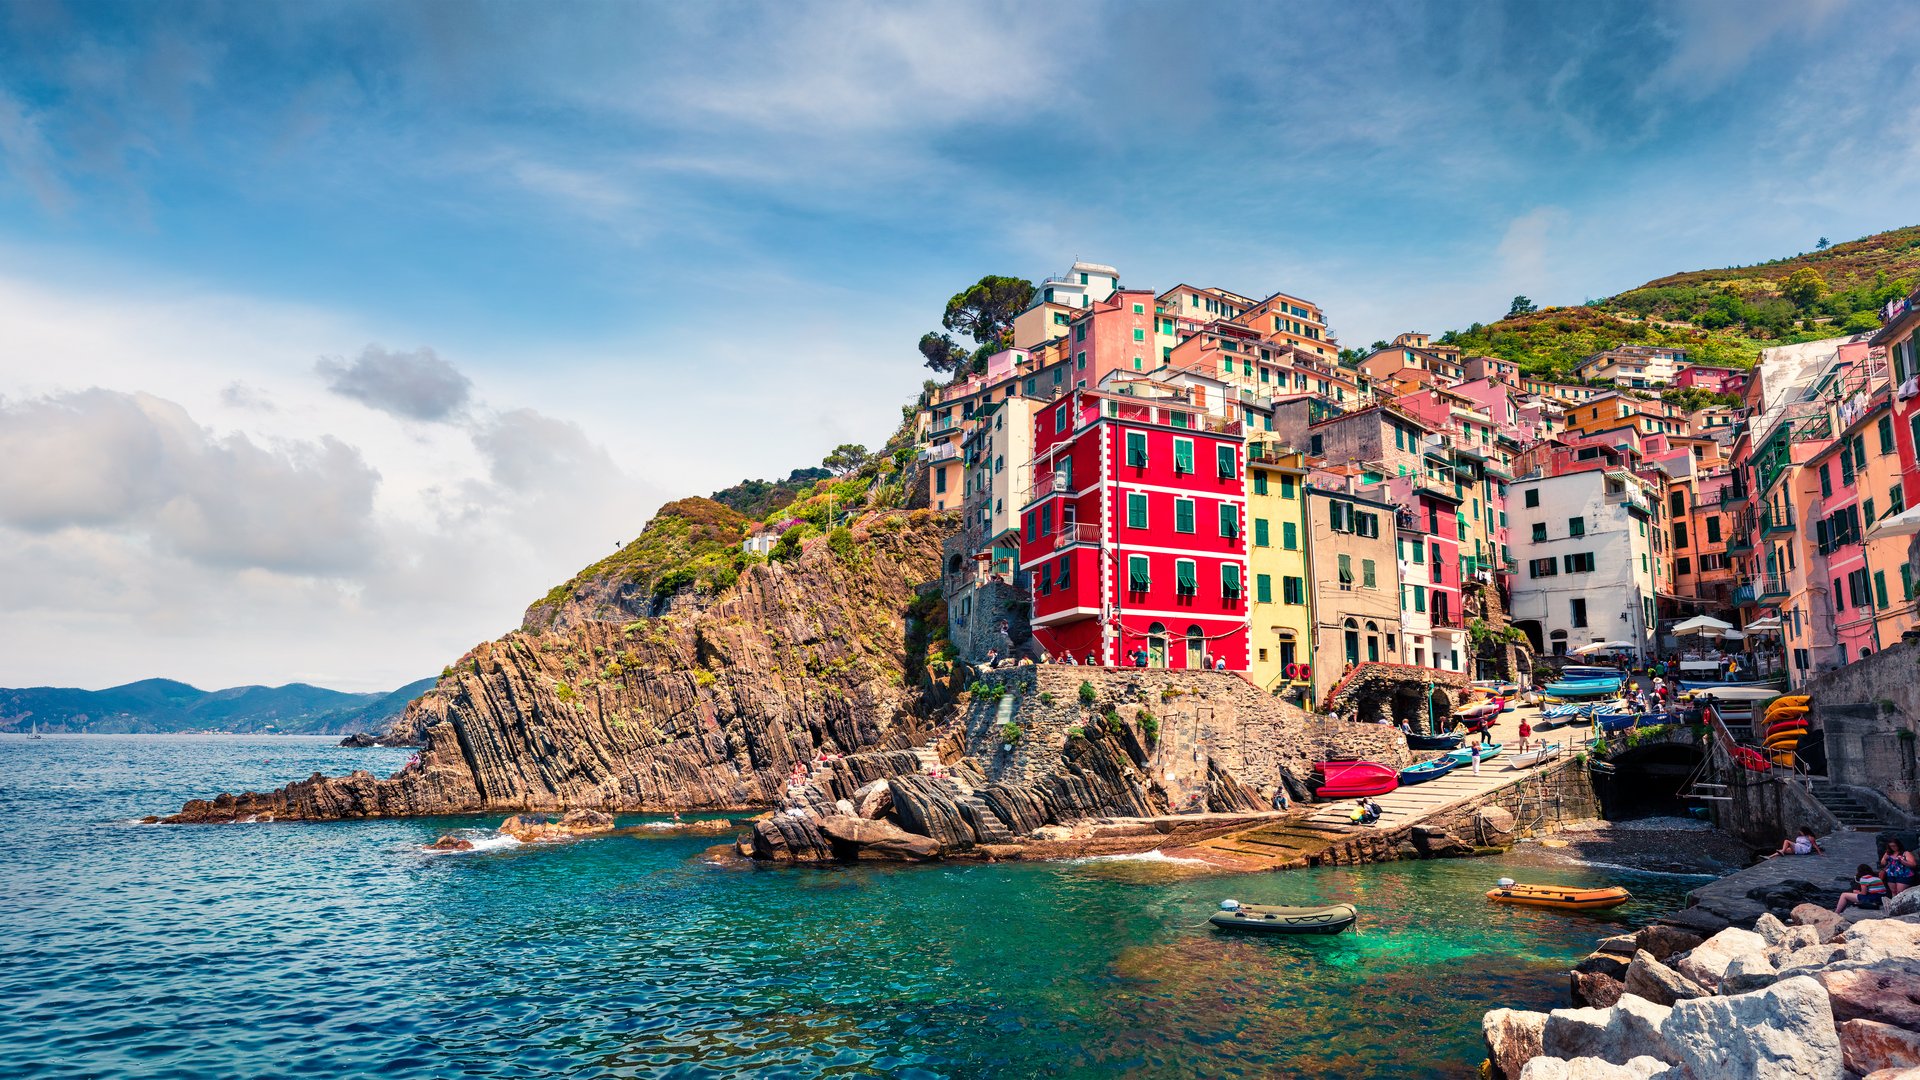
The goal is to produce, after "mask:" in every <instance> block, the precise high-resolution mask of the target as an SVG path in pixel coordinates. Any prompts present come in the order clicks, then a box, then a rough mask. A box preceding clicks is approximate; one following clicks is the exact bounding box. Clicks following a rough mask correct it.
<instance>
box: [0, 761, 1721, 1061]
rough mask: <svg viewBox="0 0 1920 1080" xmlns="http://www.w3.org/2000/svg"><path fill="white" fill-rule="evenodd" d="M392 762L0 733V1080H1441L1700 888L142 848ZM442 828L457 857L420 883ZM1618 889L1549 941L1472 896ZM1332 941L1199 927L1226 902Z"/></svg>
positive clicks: (1529, 863)
mask: <svg viewBox="0 0 1920 1080" xmlns="http://www.w3.org/2000/svg"><path fill="white" fill-rule="evenodd" d="M408 753H409V751H406V750H391V749H370V750H352V749H345V748H341V747H338V746H335V745H333V740H330V739H313V738H294V737H271V736H60V735H49V736H47V737H46V738H44V739H39V740H29V739H26V738H25V737H21V736H13V735H7V736H0V920H4V922H5V924H6V931H5V932H4V933H0V1003H4V1004H3V1005H0V1076H6V1077H11V1078H15V1080H26V1078H42V1077H46V1078H53V1077H62V1078H64V1077H98V1078H114V1080H119V1078H133V1077H139V1078H143V1080H151V1078H173V1077H179V1078H194V1080H206V1078H217V1077H287V1076H300V1077H360V1076H365V1077H384V1078H395V1077H397V1078H412V1077H419V1078H436V1080H437V1078H454V1077H487V1078H522V1077H527V1078H531V1077H641V1076H647V1077H651V1076H667V1077H733V1076H792V1077H816V1076H867V1075H873V1074H885V1075H889V1076H899V1077H1029V1076H1046V1077H1079V1076H1140V1077H1162V1076H1164V1077H1174V1076H1257V1077H1355V1078H1359V1077H1468V1076H1473V1075H1476V1073H1477V1069H1478V1066H1479V1064H1480V1062H1481V1060H1482V1058H1483V1057H1484V1056H1485V1053H1484V1048H1483V1045H1482V1043H1481V1038H1480V1017H1481V1014H1482V1013H1483V1012H1485V1011H1486V1010H1487V1009H1489V1008H1494V1007H1498V1006H1513V1007H1522V1008H1535V1009H1543V1008H1551V1007H1555V1006H1562V1005H1566V1004H1567V1003H1568V996H1567V975H1566V968H1567V966H1568V965H1569V964H1570V963H1572V962H1575V961H1577V960H1578V959H1579V958H1580V957H1582V956H1584V955H1585V954H1586V953H1588V952H1589V951H1591V950H1592V948H1593V945H1594V942H1595V939H1596V938H1599V937H1602V936H1605V935H1608V934H1614V933H1620V932H1624V931H1626V930H1628V929H1630V928H1632V927H1634V926H1637V925H1640V924H1643V923H1645V922H1646V921H1647V920H1649V919H1650V918H1652V917H1653V916H1654V915H1657V914H1660V913H1662V912H1665V911H1668V910H1671V909H1672V908H1674V907H1677V906H1679V905H1680V904H1681V903H1682V902H1683V895H1684V893H1685V892H1686V891H1687V890H1688V889H1689V888H1692V887H1695V886H1697V885H1698V884H1700V883H1701V882H1702V881H1703V880H1705V878H1704V877H1701V876H1698V875H1692V874H1678V873H1649V872H1642V871H1636V870H1629V869H1624V868H1621V867H1594V866H1587V865H1583V864H1581V863H1579V862H1577V861H1575V860H1573V859H1572V858H1570V857H1568V856H1566V855H1565V854H1564V853H1562V852H1558V851H1554V850H1551V849H1547V848H1544V847H1542V846H1539V845H1522V846H1521V847H1520V848H1516V850H1515V853H1514V854H1512V855H1508V856H1502V857H1495V858H1484V859H1467V860H1457V861H1442V862H1405V863H1391V864H1385V865H1378V866H1366V867H1347V868H1326V869H1318V870H1308V871H1297V872H1289V873H1279V874H1264V875H1256V876H1232V875H1227V876H1221V875H1217V874H1211V873H1207V872H1204V871H1203V869H1202V868H1197V867H1194V866H1192V865H1187V864H1182V863H1181V862H1180V861H1178V860H1173V859H1167V858H1165V857H1161V856H1146V857H1130V858H1104V859H1084V860H1074V861H1065V862H1031V863H1023V862H1013V863H997V864H986V863H973V862H953V863H947V864H929V865H921V866H878V865H866V866H851V867H835V868H825V869H794V868H776V867H755V866H742V865H740V864H738V863H737V862H736V861H733V860H728V859H723V858H718V857H716V856H715V854H714V853H713V851H712V849H713V847H714V845H715V843H716V840H722V839H724V838H723V837H712V836H687V835H684V834H680V833H676V832H675V831H674V830H673V829H671V828H669V827H666V825H667V823H666V822H664V821H663V819H661V818H659V817H647V816H632V817H625V818H622V819H621V822H620V823H621V825H622V826H626V827H631V828H625V829H623V831H622V832H620V833H619V834H617V835H612V836H606V837H601V838H594V839H586V840H580V841H576V842H571V843H564V844H552V845H521V844H516V843H513V842H511V841H502V840H497V839H491V838H490V837H491V833H492V830H493V829H494V828H495V827H497V826H498V825H499V823H500V818H499V817H498V816H494V817H485V818H481V817H462V818H441V819H423V820H405V821H362V822H334V823H324V824H318V823H316V824H299V823H260V824H228V825H196V826H167V825H146V824H140V823H139V819H140V818H141V817H143V816H145V815H148V814H165V813H169V812H171V811H173V810H175V809H177V808H178V807H179V805H180V804H181V803H182V802H183V801H185V800H186V799H188V798H195V797H205V796H209V795H211V794H213V793H216V792H219V791H227V790H241V789H248V788H251V789H255V790H266V789H269V788H272V787H274V786H277V785H280V784H284V783H286V782H288V781H290V780H297V779H300V778H303V777H306V776H308V775H310V774H312V773H314V772H316V771H317V772H327V773H339V772H345V771H347V770H350V769H355V768H364V769H371V770H373V771H375V772H376V773H381V774H384V773H386V772H388V771H391V770H393V769H396V768H398V767H399V766H400V765H401V764H402V763H403V762H404V761H405V759H406V758H407V756H408ZM450 831H459V832H462V833H463V834H465V835H469V836H472V837H475V838H477V839H479V841H480V843H479V844H478V846H477V847H476V849H475V850H473V851H471V852H462V853H457V854H429V853H426V852H424V851H423V850H422V848H423V846H424V845H426V844H428V843H430V842H431V841H432V840H434V838H435V837H437V836H440V835H442V834H444V833H447V832H450ZM1503 876H1507V877H1514V878H1518V879H1521V880H1526V881H1553V882H1562V883H1566V884H1573V885H1597V884H1602V883H1620V884H1625V885H1627V886H1629V887H1630V888H1631V889H1632V890H1633V893H1634V896H1635V899H1634V900H1633V901H1632V902H1631V903H1630V904H1628V905H1627V906H1625V907H1623V908H1619V909H1616V910H1614V911H1611V912H1606V913H1601V914H1579V915H1569V914H1560V913H1555V912H1548V911H1540V910H1534V909H1528V908H1519V907H1509V906H1502V905H1496V904H1492V903H1489V902H1488V901H1487V900H1486V899H1485V896H1484V893H1485V891H1486V890H1487V889H1488V888H1490V887H1492V885H1493V883H1494V881H1495V879H1497V878H1500V877H1503ZM1228 898H1232V899H1236V900H1240V901H1243V902H1247V903H1264V904H1318V903H1325V902H1333V901H1347V902H1350V903H1353V904H1355V905H1357V906H1358V908H1359V910H1360V921H1359V924H1358V926H1357V928H1356V930H1355V931H1353V932H1349V933H1345V934H1341V935H1339V936H1337V937H1316V938H1284V939H1277V940H1273V939H1262V938H1249V937H1243V936H1233V935H1229V934H1226V933H1223V932H1219V931H1215V930H1213V929H1211V928H1210V927H1209V926H1208V924H1207V921H1206V919H1207V916H1208V915H1209V914H1210V913H1212V911H1214V910H1215V908H1216V907H1217V906H1218V904H1219V903H1220V902H1221V901H1222V900H1224V899H1228Z"/></svg>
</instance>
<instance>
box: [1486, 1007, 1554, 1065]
mask: <svg viewBox="0 0 1920 1080" xmlns="http://www.w3.org/2000/svg"><path fill="white" fill-rule="evenodd" d="M1546 1024H1547V1014H1546V1013H1542V1012H1528V1011H1527V1010H1525V1009H1492V1010H1489V1011H1488V1012H1487V1014H1486V1015H1485V1016H1483V1017H1481V1018H1480V1033H1481V1034H1482V1035H1485V1036H1486V1039H1487V1060H1488V1061H1490V1062H1492V1064H1493V1075H1494V1076H1495V1077H1506V1080H1515V1078H1516V1077H1518V1076H1519V1075H1520V1072H1521V1070H1522V1069H1524V1068H1526V1065H1527V1061H1528V1060H1529V1059H1530V1058H1534V1057H1538V1056H1539V1054H1540V1033H1541V1031H1542V1030H1543V1029H1544V1028H1545V1027H1546Z"/></svg>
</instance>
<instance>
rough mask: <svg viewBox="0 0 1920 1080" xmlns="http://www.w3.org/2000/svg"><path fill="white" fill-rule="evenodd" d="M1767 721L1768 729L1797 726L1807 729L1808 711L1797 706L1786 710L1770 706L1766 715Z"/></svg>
mask: <svg viewBox="0 0 1920 1080" xmlns="http://www.w3.org/2000/svg"><path fill="white" fill-rule="evenodd" d="M1765 720H1766V722H1767V726H1768V727H1773V726H1776V725H1777V726H1780V727H1788V726H1792V725H1795V724H1797V725H1799V726H1801V727H1805V726H1806V724H1807V710H1806V709H1805V708H1804V707H1801V706H1797V705H1796V706H1792V707H1790V708H1785V709H1783V708H1781V707H1779V706H1778V705H1769V706H1768V707H1767V711H1766V714H1765Z"/></svg>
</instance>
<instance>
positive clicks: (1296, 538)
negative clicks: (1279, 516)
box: [1280, 521, 1300, 551]
mask: <svg viewBox="0 0 1920 1080" xmlns="http://www.w3.org/2000/svg"><path fill="white" fill-rule="evenodd" d="M1280 546H1281V547H1283V548H1286V549H1287V550H1288V551H1299V550H1300V530H1299V528H1298V527H1297V526H1296V525H1294V523H1293V522H1291V521H1283V522H1281V523H1280Z"/></svg>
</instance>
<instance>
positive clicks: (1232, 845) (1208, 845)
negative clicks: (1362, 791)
mask: <svg viewBox="0 0 1920 1080" xmlns="http://www.w3.org/2000/svg"><path fill="white" fill-rule="evenodd" d="M1354 832H1355V830H1354V829H1352V828H1350V827H1348V826H1346V825H1345V824H1344V823H1343V824H1339V825H1323V824H1320V823H1318V822H1314V821H1303V820H1299V819H1293V820H1287V821H1276V822H1274V823H1272V824H1270V825H1262V826H1260V827H1259V828H1256V829H1250V830H1247V831H1245V832H1236V833H1229V834H1228V835H1226V836H1216V837H1213V838H1211V839H1208V840H1200V841H1197V842H1195V843H1193V844H1191V845H1189V846H1187V847H1185V848H1181V849H1176V850H1173V851H1170V852H1169V854H1175V855H1180V856H1184V857H1189V858H1200V859H1204V860H1205V861H1207V862H1211V863H1213V864H1215V865H1218V866H1226V867H1231V868H1233V869H1236V870H1283V869H1287V868H1290V867H1296V866H1306V865H1307V864H1308V860H1309V859H1311V858H1312V857H1313V856H1315V855H1319V854H1321V853H1322V852H1325V851H1327V850H1328V849H1330V848H1332V847H1333V846H1334V845H1335V844H1338V843H1340V842H1342V841H1344V840H1347V839H1349V838H1350V837H1352V836H1353V835H1354Z"/></svg>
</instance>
